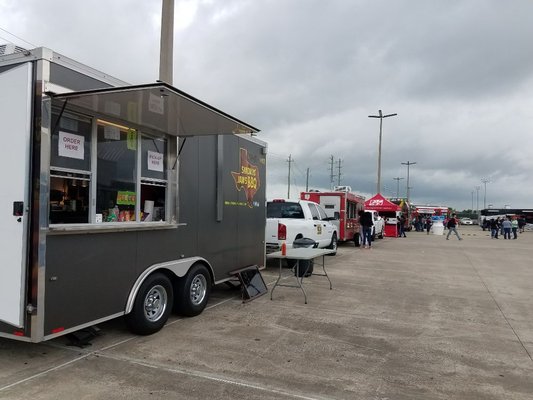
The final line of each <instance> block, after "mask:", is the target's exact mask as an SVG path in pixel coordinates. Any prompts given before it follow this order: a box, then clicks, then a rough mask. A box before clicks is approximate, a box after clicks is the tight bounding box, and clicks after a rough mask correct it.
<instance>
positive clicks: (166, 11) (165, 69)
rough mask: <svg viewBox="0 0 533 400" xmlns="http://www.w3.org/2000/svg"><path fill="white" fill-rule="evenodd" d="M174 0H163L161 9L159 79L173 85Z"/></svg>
mask: <svg viewBox="0 0 533 400" xmlns="http://www.w3.org/2000/svg"><path fill="white" fill-rule="evenodd" d="M173 49H174V0H163V7H162V10H161V48H160V51H159V80H160V81H162V82H165V83H168V84H169V85H172V69H173V58H174V51H173Z"/></svg>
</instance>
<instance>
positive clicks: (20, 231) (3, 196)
mask: <svg viewBox="0 0 533 400" xmlns="http://www.w3.org/2000/svg"><path fill="white" fill-rule="evenodd" d="M0 93H1V95H0V138H1V140H2V145H1V146H0V173H1V174H2V190H0V213H1V214H0V215H1V217H0V218H1V223H0V254H1V255H2V266H1V268H0V320H1V321H4V322H7V323H8V324H11V325H14V326H17V327H20V328H21V327H23V323H24V318H23V317H24V298H25V296H24V290H25V285H24V281H25V266H26V254H25V253H26V239H25V238H26V232H27V214H28V213H27V211H26V210H27V208H28V190H27V188H28V179H29V154H30V125H31V64H30V63H25V64H23V65H21V66H17V67H15V68H12V69H9V70H7V71H3V72H0Z"/></svg>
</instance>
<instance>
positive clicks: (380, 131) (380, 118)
mask: <svg viewBox="0 0 533 400" xmlns="http://www.w3.org/2000/svg"><path fill="white" fill-rule="evenodd" d="M378 113H379V115H369V116H368V118H379V145H378V183H377V186H376V192H377V193H380V192H381V137H382V133H383V118H388V117H394V116H396V115H398V114H387V115H383V112H382V111H381V110H378Z"/></svg>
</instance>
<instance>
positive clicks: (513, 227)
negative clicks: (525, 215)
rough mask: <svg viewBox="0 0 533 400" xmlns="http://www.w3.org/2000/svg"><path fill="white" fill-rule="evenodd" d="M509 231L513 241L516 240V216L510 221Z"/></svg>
mask: <svg viewBox="0 0 533 400" xmlns="http://www.w3.org/2000/svg"><path fill="white" fill-rule="evenodd" d="M511 229H512V231H513V239H516V238H517V237H518V235H517V234H516V233H517V231H518V218H517V217H516V216H515V217H513V220H512V221H511Z"/></svg>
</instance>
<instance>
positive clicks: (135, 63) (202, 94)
mask: <svg viewBox="0 0 533 400" xmlns="http://www.w3.org/2000/svg"><path fill="white" fill-rule="evenodd" d="M175 3H176V21H175V39H174V86H176V87H178V88H180V89H182V90H184V91H185V92H188V93H190V94H191V95H193V96H196V97H198V98H200V99H202V100H204V101H206V102H207V103H209V104H211V105H213V106H215V107H218V108H221V109H222V110H224V111H226V112H227V113H229V114H231V115H234V116H235V117H237V118H239V119H242V120H244V121H246V122H248V123H250V124H252V125H254V126H256V127H258V128H260V129H261V133H260V134H259V137H260V138H261V139H262V140H264V141H266V142H267V143H268V146H269V156H268V159H267V160H268V173H267V178H268V179H267V185H268V186H267V195H268V196H269V197H286V196H287V172H288V163H287V161H286V160H287V159H288V157H289V154H291V157H292V158H293V159H294V163H292V172H291V176H292V179H291V197H296V196H298V195H299V192H300V191H302V190H305V183H306V170H307V168H309V171H310V178H309V187H310V188H313V189H329V187H330V158H331V156H333V158H334V161H335V164H334V174H335V175H337V173H338V160H339V159H340V160H341V178H340V181H341V184H343V185H350V186H351V187H352V189H353V190H354V191H356V192H359V193H361V194H363V195H365V196H367V197H370V196H372V195H374V194H375V192H376V181H377V159H378V138H379V119H373V118H368V116H369V115H376V114H377V113H378V110H380V109H381V110H383V113H384V114H391V113H397V114H398V116H396V117H391V118H387V119H385V120H384V121H383V140H382V173H381V182H382V187H383V188H382V194H384V195H385V196H396V192H397V181H396V180H394V179H393V178H395V177H399V178H406V177H407V168H406V166H403V165H401V163H402V162H407V161H411V162H416V165H412V166H411V167H410V187H411V199H412V201H413V202H414V203H416V204H432V205H446V206H450V207H454V208H457V209H459V210H462V209H470V208H471V207H472V198H473V199H474V200H473V202H474V208H476V207H477V203H478V201H477V199H479V207H480V208H483V202H484V188H485V187H484V184H483V183H482V182H481V179H482V178H487V179H490V182H489V183H487V185H486V189H487V193H486V204H487V205H489V204H492V205H493V207H495V208H498V207H504V205H510V206H511V207H512V208H515V207H516V208H518V207H533V179H532V177H531V174H532V172H533V135H532V130H533V23H532V22H531V21H532V20H531V18H532V16H533V1H531V0H508V1H501V0H462V1H458V0H447V1H442V0H328V1H324V0H175ZM160 15H161V1H160V0H150V1H148V0H145V1H141V0H113V1H110V0H92V1H89V2H81V1H72V0H49V1H42V0H24V1H21V0H0V43H6V42H12V43H15V44H17V45H19V46H22V47H25V48H33V47H39V46H44V47H48V48H51V49H52V50H54V51H56V52H59V53H61V54H63V55H65V56H67V57H70V58H73V59H75V60H77V61H80V62H82V63H84V64H87V65H90V66H91V67H93V68H96V69H99V70H101V71H104V72H106V73H108V74H110V75H113V76H115V77H117V78H120V79H122V80H125V81H127V82H130V83H148V82H153V81H155V80H156V79H158V68H159V56H158V54H159V37H160ZM13 35H16V36H17V37H15V36H13ZM26 41H27V42H26ZM28 42H29V43H28ZM334 180H335V184H337V182H338V178H337V176H335V178H334ZM399 184H400V185H399V186H400V196H405V193H406V179H403V180H400V181H399ZM476 186H478V187H480V190H479V192H476ZM472 192H474V195H473V197H472ZM477 195H479V196H477Z"/></svg>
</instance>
